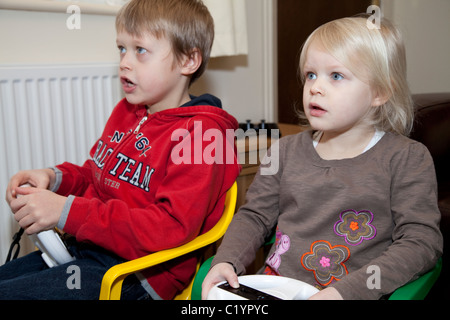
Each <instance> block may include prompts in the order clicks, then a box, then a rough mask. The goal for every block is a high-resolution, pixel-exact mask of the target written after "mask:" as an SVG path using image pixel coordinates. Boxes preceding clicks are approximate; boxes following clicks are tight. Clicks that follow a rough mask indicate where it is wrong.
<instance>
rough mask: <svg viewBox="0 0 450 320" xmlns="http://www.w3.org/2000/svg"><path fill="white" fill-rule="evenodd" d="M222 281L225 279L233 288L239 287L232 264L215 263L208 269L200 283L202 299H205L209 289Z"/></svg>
mask: <svg viewBox="0 0 450 320" xmlns="http://www.w3.org/2000/svg"><path fill="white" fill-rule="evenodd" d="M222 281H227V282H228V283H229V284H230V286H232V287H233V288H239V281H238V276H237V275H236V273H235V272H234V268H233V266H232V265H231V264H229V263H226V262H223V263H219V264H216V265H215V266H214V267H213V268H212V269H211V270H209V272H208V274H207V275H206V277H205V280H203V283H202V299H203V300H206V298H207V297H208V293H209V290H211V289H212V288H213V287H214V286H215V285H216V284H218V283H219V282H222Z"/></svg>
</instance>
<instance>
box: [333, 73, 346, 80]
mask: <svg viewBox="0 0 450 320" xmlns="http://www.w3.org/2000/svg"><path fill="white" fill-rule="evenodd" d="M331 78H332V79H333V80H342V79H344V76H343V75H342V74H340V73H338V72H333V73H332V74H331Z"/></svg>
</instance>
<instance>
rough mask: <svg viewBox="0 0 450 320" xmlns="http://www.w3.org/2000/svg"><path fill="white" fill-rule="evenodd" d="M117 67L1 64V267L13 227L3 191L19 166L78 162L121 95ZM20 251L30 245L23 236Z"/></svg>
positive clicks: (33, 166)
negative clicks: (13, 65) (12, 65)
mask: <svg viewBox="0 0 450 320" xmlns="http://www.w3.org/2000/svg"><path fill="white" fill-rule="evenodd" d="M117 71H118V66H117V65H115V64H105V65H61V66H46V65H44V66H16V67H11V66H1V65H0V125H1V128H0V265H1V264H3V262H4V260H5V258H6V255H7V252H8V249H9V246H10V243H11V240H12V236H13V235H14V233H15V232H16V231H17V230H18V228H19V227H18V224H17V223H16V222H15V220H14V218H13V216H12V214H11V212H10V209H9V207H8V205H7V204H6V201H5V200H4V199H5V192H6V186H7V184H8V181H9V178H10V177H11V176H12V175H13V174H14V173H16V172H17V171H19V170H23V169H40V168H45V167H49V166H53V165H55V164H59V163H62V162H64V161H70V162H73V163H76V164H82V163H83V162H84V161H85V160H86V159H87V157H88V153H89V150H90V148H91V146H92V145H93V144H94V143H95V141H96V139H97V138H98V137H99V136H100V134H101V131H102V129H103V127H104V125H105V123H106V120H107V118H108V116H109V114H110V113H111V111H112V109H113V107H114V106H115V105H116V104H117V102H118V101H119V99H120V98H121V89H120V84H119V80H118V75H117ZM23 238H25V239H24V240H25V241H24V240H23V241H22V249H21V254H23V253H26V252H29V251H30V250H31V249H32V246H31V244H30V243H29V241H27V239H26V238H27V237H26V236H23Z"/></svg>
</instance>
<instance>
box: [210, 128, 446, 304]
mask: <svg viewBox="0 0 450 320" xmlns="http://www.w3.org/2000/svg"><path fill="white" fill-rule="evenodd" d="M277 153H278V156H277ZM269 154H270V157H269V158H267V160H271V163H268V164H266V165H262V166H261V168H260V171H259V172H258V174H257V175H256V177H255V180H254V182H253V184H252V185H251V187H250V189H249V190H248V192H247V202H246V204H245V205H244V206H242V207H241V208H240V209H239V211H238V213H236V215H235V217H234V219H233V221H232V223H231V224H230V227H229V229H228V231H227V233H226V235H225V239H224V240H223V242H222V244H221V246H220V248H219V250H218V253H217V255H216V257H215V259H214V261H213V265H215V264H217V263H219V262H229V263H231V264H232V265H233V266H234V268H235V270H236V272H237V273H238V274H242V273H245V267H246V266H247V265H248V264H249V263H251V262H252V261H253V259H254V256H255V252H256V251H257V249H258V248H259V247H260V246H261V245H262V244H263V243H264V241H265V239H266V238H267V237H268V236H270V234H271V233H272V232H273V230H274V229H275V228H276V242H275V244H274V245H273V246H272V249H271V251H270V253H269V255H268V258H267V261H266V268H265V272H266V273H269V274H277V275H282V276H286V277H291V278H295V279H298V280H302V281H304V282H307V283H309V284H312V285H314V286H317V287H321V288H324V287H327V286H333V287H335V288H336V289H337V290H338V291H339V293H340V294H341V295H342V296H343V298H344V299H378V298H380V297H382V296H383V295H385V294H389V293H391V292H393V291H394V290H395V289H397V288H398V287H400V286H402V285H404V284H406V283H407V282H409V281H412V280H414V279H416V278H417V277H418V276H419V275H421V274H423V273H424V272H426V271H427V270H429V269H430V268H432V267H433V266H434V264H435V263H436V261H437V259H438V258H439V257H440V256H441V254H442V247H443V243H442V235H441V233H440V231H439V222H440V212H439V209H438V207H437V184H436V176H435V171H434V165H433V160H432V158H431V156H430V154H429V152H428V150H427V149H426V147H425V146H423V145H422V144H420V143H418V142H416V141H413V140H411V139H408V138H406V137H403V136H400V135H396V134H393V133H386V134H385V135H384V136H383V137H382V138H381V140H380V141H379V142H378V143H376V144H375V146H373V147H372V148H370V149H369V150H368V151H366V152H364V153H363V154H361V155H359V156H357V157H355V158H351V159H343V160H324V159H322V158H320V156H319V155H318V154H317V152H316V151H315V148H314V146H313V140H312V132H311V131H306V132H303V133H300V134H297V135H293V136H287V137H284V138H282V139H280V140H279V141H278V142H277V143H276V144H275V145H273V146H272V148H271V150H270V153H269ZM274 161H278V163H275V162H274ZM268 168H272V171H273V172H270V170H268V171H269V172H268V171H264V169H268Z"/></svg>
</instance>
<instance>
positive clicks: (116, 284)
mask: <svg viewBox="0 0 450 320" xmlns="http://www.w3.org/2000/svg"><path fill="white" fill-rule="evenodd" d="M236 198H237V184H236V182H235V183H234V184H233V186H232V187H231V188H230V189H229V190H228V191H227V195H226V199H225V208H224V211H223V214H222V217H221V218H220V220H219V221H218V222H217V224H216V225H215V226H214V227H213V228H212V229H211V230H209V231H208V232H206V233H204V234H202V235H199V236H198V237H197V238H195V239H194V240H192V241H190V242H188V243H186V244H184V245H182V246H179V247H176V248H172V249H167V250H162V251H159V252H155V253H152V254H149V255H147V256H144V257H142V258H138V259H135V260H131V261H127V262H124V263H121V264H118V265H116V266H114V267H112V268H110V269H109V270H108V271H107V272H106V273H105V275H104V276H103V280H102V285H101V290H100V300H120V295H121V292H122V283H123V281H124V280H125V278H126V277H127V276H128V275H130V274H132V273H136V272H139V271H142V270H144V269H147V268H149V267H152V266H154V265H157V264H160V263H163V262H165V261H169V260H171V259H174V258H176V257H179V256H182V255H185V254H187V253H189V252H193V251H195V250H198V249H200V248H203V247H205V246H207V245H209V244H211V243H214V242H216V241H217V240H219V239H220V238H221V237H222V236H223V235H224V234H225V231H226V230H227V228H228V225H229V224H230V222H231V219H232V218H233V215H234V210H235V207H236ZM199 267H200V261H199V263H198V264H197V270H198V268H199ZM194 278H195V277H194ZM193 282H194V279H192V281H191V283H190V284H189V286H188V287H186V288H185V289H184V290H183V291H182V292H181V293H180V294H178V295H177V296H176V297H175V299H176V300H189V299H190V296H191V288H192V285H193Z"/></svg>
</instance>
